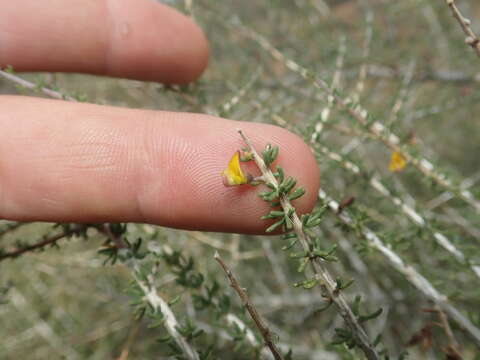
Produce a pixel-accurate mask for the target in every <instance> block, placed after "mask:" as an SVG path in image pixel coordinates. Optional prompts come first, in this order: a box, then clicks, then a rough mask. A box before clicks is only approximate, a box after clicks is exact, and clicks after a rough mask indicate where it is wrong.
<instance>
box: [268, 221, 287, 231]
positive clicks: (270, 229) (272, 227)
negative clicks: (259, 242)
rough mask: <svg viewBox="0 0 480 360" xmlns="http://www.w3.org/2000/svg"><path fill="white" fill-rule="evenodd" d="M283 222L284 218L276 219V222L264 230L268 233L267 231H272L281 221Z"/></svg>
mask: <svg viewBox="0 0 480 360" xmlns="http://www.w3.org/2000/svg"><path fill="white" fill-rule="evenodd" d="M284 222H285V218H282V219H281V220H279V221H277V222H276V223H274V224H272V225H270V226H269V227H268V228H267V230H265V232H266V233H269V232H272V231H273V230H275V229H276V228H278V227H279V226H281V225H282V224H283V223H284Z"/></svg>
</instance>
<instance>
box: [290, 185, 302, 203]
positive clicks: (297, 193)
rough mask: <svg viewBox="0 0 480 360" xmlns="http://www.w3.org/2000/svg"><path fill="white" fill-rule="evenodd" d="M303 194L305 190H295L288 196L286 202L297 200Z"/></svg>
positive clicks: (300, 188)
mask: <svg viewBox="0 0 480 360" xmlns="http://www.w3.org/2000/svg"><path fill="white" fill-rule="evenodd" d="M303 194H305V189H304V188H302V187H299V188H296V189H295V190H294V191H293V192H292V193H291V194H290V195H288V200H290V201H292V200H295V199H298V198H299V197H301V196H303Z"/></svg>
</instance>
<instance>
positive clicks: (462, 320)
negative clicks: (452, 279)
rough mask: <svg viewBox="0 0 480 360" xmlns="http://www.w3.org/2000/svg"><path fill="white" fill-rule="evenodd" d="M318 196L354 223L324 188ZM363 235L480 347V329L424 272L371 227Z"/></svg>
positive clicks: (344, 218)
mask: <svg viewBox="0 0 480 360" xmlns="http://www.w3.org/2000/svg"><path fill="white" fill-rule="evenodd" d="M318 197H319V198H320V199H321V200H322V201H324V202H325V203H326V204H327V205H328V207H329V208H330V209H331V210H333V212H334V213H336V214H337V216H338V218H339V219H340V220H341V221H342V222H343V223H345V224H347V225H354V221H353V220H352V218H351V217H350V216H349V215H348V214H347V211H343V212H341V213H339V212H338V206H339V204H338V203H337V202H336V201H334V200H332V199H331V198H330V197H329V196H328V195H327V194H326V193H325V192H324V191H323V190H319V192H318ZM360 233H361V236H362V237H363V238H364V239H365V240H367V241H368V243H369V245H370V246H371V247H372V248H375V249H377V250H378V251H379V253H380V254H381V255H383V256H384V257H385V258H386V259H387V261H388V262H389V263H390V265H392V267H393V268H394V269H395V270H397V271H398V272H400V273H401V274H403V275H404V276H405V278H406V279H407V280H408V281H409V282H410V283H411V284H412V285H413V286H415V287H416V288H417V289H418V290H419V291H420V292H421V293H422V294H423V295H424V296H425V297H426V298H428V299H430V300H431V301H433V302H434V303H435V304H437V305H438V306H439V307H440V308H441V309H443V310H444V311H445V312H446V313H447V314H448V315H449V316H450V317H451V318H452V319H453V320H454V321H455V322H456V323H457V324H458V325H459V326H460V327H462V328H463V329H465V331H466V332H467V333H468V334H469V335H470V336H471V337H472V339H473V340H474V341H475V344H476V345H477V346H478V347H480V329H478V328H477V327H476V326H475V325H474V324H473V323H472V322H471V321H470V320H469V319H467V318H466V317H465V316H463V315H462V314H461V313H460V312H459V311H458V310H457V309H456V308H455V307H454V306H453V305H452V304H450V302H449V301H448V298H447V297H446V296H445V295H444V294H442V293H440V292H439V291H438V290H437V289H436V288H435V287H434V286H433V285H432V284H431V283H430V282H429V281H428V280H427V279H426V278H425V277H424V276H423V275H422V274H420V273H419V272H418V271H417V270H415V268H414V267H413V266H411V265H409V264H407V263H406V262H404V261H403V260H402V259H401V258H400V256H398V255H397V253H395V252H394V251H393V250H392V249H391V248H390V247H389V246H387V245H385V244H384V243H383V241H382V240H381V239H380V237H379V236H378V235H377V234H376V233H374V232H373V231H372V230H370V229H369V228H367V227H365V226H363V227H362V228H361V229H360Z"/></svg>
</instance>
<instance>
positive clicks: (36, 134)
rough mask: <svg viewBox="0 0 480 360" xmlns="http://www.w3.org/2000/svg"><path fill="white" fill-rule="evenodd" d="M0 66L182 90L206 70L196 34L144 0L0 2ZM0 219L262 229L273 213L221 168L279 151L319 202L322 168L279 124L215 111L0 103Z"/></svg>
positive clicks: (6, 99)
mask: <svg viewBox="0 0 480 360" xmlns="http://www.w3.org/2000/svg"><path fill="white" fill-rule="evenodd" d="M1 7H2V11H1V13H0V67H5V66H7V65H12V66H13V68H14V70H15V71H65V72H84V73H92V74H102V75H108V76H118V77H126V78H131V79H139V80H150V81H159V82H165V83H186V82H189V81H192V80H194V79H195V78H197V77H198V76H199V75H200V74H201V73H202V72H203V70H204V68H205V67H206V64H207V58H208V47H207V42H206V40H205V37H204V35H203V33H202V32H201V30H200V29H199V28H198V27H197V26H196V25H195V24H193V22H191V21H190V20H189V19H188V18H187V17H185V16H183V15H181V14H180V13H178V12H176V11H175V10H172V9H170V8H168V7H167V6H165V5H161V4H158V3H154V2H151V1H148V0H124V1H115V0H81V1H80V0H72V1H68V2H65V1H63V0H52V1H48V2H38V1H35V0H17V1H14V2H12V1H2V2H1ZM0 106H1V109H2V111H1V112H0V127H1V132H0V218H3V219H9V220H18V221H54V222H146V223H154V224H159V225H164V226H171V227H177V228H183V229H197V230H209V231H225V232H240V233H262V232H263V231H264V229H265V227H266V222H265V221H263V220H260V216H261V215H264V214H266V213H267V212H268V210H269V206H268V204H266V203H265V202H263V201H262V200H261V199H260V198H258V196H257V192H258V190H257V189H256V188H253V187H251V186H249V185H243V186H239V187H230V188H226V187H224V185H223V184H222V177H221V175H220V174H221V172H222V170H223V169H224V168H225V166H226V164H227V163H228V161H229V159H230V157H231V156H232V154H233V153H234V152H235V151H236V150H238V149H240V148H241V147H242V146H243V143H242V141H241V139H240V138H239V136H238V133H237V131H236V129H237V128H242V129H243V130H244V132H245V133H246V134H248V135H249V137H250V138H251V139H252V141H253V143H254V144H256V146H258V147H259V148H263V147H264V145H265V144H266V143H268V142H270V143H272V144H275V145H279V146H280V154H279V157H278V163H280V164H281V165H282V167H283V168H284V169H285V170H286V172H287V173H288V174H291V175H293V176H295V177H296V179H297V180H298V183H299V184H300V185H302V186H303V187H305V189H306V190H307V193H306V195H305V196H303V197H302V198H300V199H298V200H297V202H296V206H297V207H298V209H299V210H300V211H308V210H310V209H311V207H312V206H313V204H314V202H315V199H316V195H317V190H318V186H319V171H318V167H317V165H316V162H315V159H314V158H313V155H312V154H311V152H310V150H309V148H308V147H307V146H306V145H305V144H304V143H303V142H302V140H301V139H300V138H298V137H297V136H295V135H293V134H292V133H290V132H288V131H286V130H284V129H282V128H279V127H275V126H270V125H265V124H256V123H245V122H237V121H231V120H226V119H221V118H215V117H212V116H207V115H201V114H190V113H188V114H187V113H173V112H160V111H144V110H132V109H121V108H113V107H108V106H99V105H93V104H80V103H68V102H64V101H58V100H45V99H37V98H26V97H20V96H0Z"/></svg>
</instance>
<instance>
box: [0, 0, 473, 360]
mask: <svg viewBox="0 0 480 360" xmlns="http://www.w3.org/2000/svg"><path fill="white" fill-rule="evenodd" d="M168 3H170V4H171V5H174V6H176V7H177V8H179V9H180V10H181V11H183V12H186V13H189V14H191V15H192V16H194V18H195V19H196V21H197V22H198V23H200V24H201V26H202V27H203V29H204V30H205V31H206V33H207V37H208V38H209V41H210V44H211V52H212V54H211V62H210V66H209V69H208V71H207V72H206V74H205V75H204V76H203V77H202V79H201V80H200V81H199V82H197V83H195V84H192V85H189V86H187V87H183V88H176V87H173V88H166V87H164V86H162V85H159V84H155V83H143V82H138V81H129V80H117V79H106V78H99V77H93V76H87V75H74V74H42V75H33V74H32V75H28V74H27V75H22V77H23V78H24V79H27V80H29V81H31V82H33V83H34V84H35V87H34V89H33V90H29V89H27V88H26V87H25V86H18V83H17V82H15V81H12V80H11V79H10V80H8V79H5V78H2V79H1V80H0V91H1V93H22V94H29V95H33V96H47V95H45V93H44V91H43V90H42V88H49V89H53V90H55V91H58V92H60V93H61V94H64V95H65V94H68V95H69V96H71V97H73V98H74V99H75V100H87V101H90V102H96V103H100V104H112V105H117V106H125V107H138V108H149V109H164V110H165V109H169V110H181V111H191V112H202V113H211V114H217V115H221V116H224V117H228V118H232V119H237V120H244V121H255V122H266V123H273V124H277V125H280V126H284V127H286V128H288V129H290V130H292V131H294V132H297V133H298V134H301V135H302V136H303V137H304V138H305V141H306V142H308V143H309V144H310V145H311V146H312V149H313V150H314V152H315V154H316V156H317V159H318V162H319V166H320V169H321V186H322V190H321V193H320V194H319V202H318V210H319V214H320V215H321V217H320V218H321V220H322V221H321V222H320V224H319V225H318V226H315V227H313V228H312V231H313V232H314V234H315V236H318V237H319V238H320V239H321V247H322V249H325V251H327V252H328V250H331V249H332V247H333V246H334V245H336V246H337V249H336V250H335V251H334V252H332V253H331V256H332V258H328V259H326V260H335V259H333V256H335V257H336V258H337V260H338V261H325V266H326V267H327V268H328V270H329V271H330V273H331V274H332V276H334V278H335V279H341V284H343V285H347V284H348V283H349V281H350V280H354V282H353V283H352V284H351V285H350V286H348V288H345V289H343V290H339V291H340V292H341V293H342V294H343V296H344V297H345V298H346V299H347V302H348V303H349V306H350V307H351V308H353V310H354V311H355V316H356V317H357V319H359V320H361V321H362V324H363V325H364V326H365V329H366V331H367V333H368V336H369V339H370V341H371V342H375V349H376V352H377V353H378V354H380V355H379V356H380V357H381V358H388V357H389V358H391V359H398V358H402V357H403V358H407V357H408V358H411V359H423V358H425V359H440V358H448V359H459V358H465V359H474V358H480V357H478V355H476V354H477V353H479V350H478V349H479V347H480V335H479V334H480V330H479V328H480V313H479V305H480V302H479V299H480V287H479V286H478V285H479V280H480V268H479V267H476V264H477V263H478V262H479V260H480V250H479V239H480V236H479V234H480V217H479V212H480V205H479V204H480V188H479V187H478V185H477V182H478V180H480V173H479V169H478V163H479V160H478V151H479V145H478V144H479V143H480V132H479V131H478V130H479V128H480V125H479V120H478V119H477V116H476V114H477V113H478V111H479V110H480V109H479V107H480V105H479V104H480V103H479V102H478V98H479V97H480V96H479V93H478V91H477V90H478V82H479V81H480V71H479V69H480V68H479V64H480V58H479V57H478V56H477V55H476V53H475V51H473V50H472V49H471V48H470V47H469V46H468V45H467V44H465V41H464V39H465V34H464V33H463V32H462V29H461V27H460V25H459V23H458V22H457V21H456V20H455V19H454V18H453V17H452V14H451V11H450V9H449V7H448V6H447V4H446V2H444V1H431V0H403V1H386V0H370V1H368V0H364V1H353V0H343V1H340V0H328V1H327V0H326V1H322V0H295V1H293V0H275V1H274V0H271V1H249V2H241V1H232V0H224V1H208V0H198V1H194V2H191V1H185V2H181V1H169V2H168ZM458 6H459V8H460V10H461V11H462V13H463V14H464V15H465V16H467V17H468V18H470V19H471V21H472V29H473V30H474V31H475V30H477V33H480V3H477V2H476V1H461V2H459V4H458ZM304 69H308V71H307V70H304ZM325 84H326V85H327V88H324V85H325ZM27 87H28V84H27ZM55 94H57V95H58V93H55ZM55 94H54V95H55ZM259 150H261V149H259ZM280 151H282V149H281V148H280ZM393 153H395V154H396V156H397V159H399V160H397V162H396V167H397V169H393V168H392V167H391V165H392V164H391V157H392V154H393ZM402 160H405V161H406V166H405V167H403V163H402V162H403V161H402ZM393 165H395V164H393ZM393 170H397V171H393ZM288 175H291V176H293V177H294V176H295V174H288ZM338 203H341V208H342V209H341V211H339V210H338ZM0 236H1V242H0V246H1V250H2V253H1V255H0V259H1V260H3V261H2V262H1V264H0V266H1V271H0V286H1V287H2V292H1V293H0V300H1V301H2V304H1V305H0V318H1V324H2V326H1V327H0V338H1V339H2V341H1V343H0V358H1V359H18V358H20V359H45V358H49V359H52V360H53V359H63V358H68V359H119V360H120V359H122V360H125V359H150V358H165V359H166V358H195V355H191V354H190V355H189V354H188V349H187V350H186V348H185V347H182V346H181V342H179V341H178V338H181V339H184V340H185V341H186V342H187V343H188V344H189V345H188V346H189V347H191V348H192V349H194V350H193V351H196V352H198V353H199V354H200V355H199V356H200V358H209V359H251V358H255V357H259V358H271V357H272V355H271V353H270V352H269V351H268V349H266V348H264V347H263V346H262V344H263V339H262V338H261V337H260V335H259V332H258V329H257V328H256V327H255V325H254V323H253V321H252V319H251V318H250V317H249V315H248V313H247V312H246V311H245V308H244V307H243V306H242V304H241V302H240V301H239V300H238V296H237V294H236V293H235V292H234V291H233V290H232V288H231V287H230V286H229V281H228V280H227V278H226V276H225V273H224V272H223V271H222V268H221V267H220V266H219V264H218V263H217V262H216V261H215V260H214V258H213V256H214V253H215V252H216V251H218V252H219V253H220V255H221V257H222V259H223V260H224V261H225V263H226V264H227V265H228V267H230V268H231V269H232V270H233V271H234V274H235V276H236V278H237V280H238V281H239V282H240V284H241V286H242V287H244V288H246V289H248V294H249V296H250V299H251V301H252V303H253V304H254V305H255V307H256V308H257V310H258V312H259V313H260V314H261V315H262V316H263V317H264V319H265V321H266V324H268V327H269V329H270V331H271V332H272V333H273V335H272V338H273V340H275V342H276V343H277V344H278V346H279V348H280V350H281V351H282V353H283V356H284V358H288V356H291V358H293V359H358V358H362V357H363V352H362V350H361V349H360V348H359V347H358V346H356V345H358V341H356V338H355V335H354V334H352V333H351V332H350V330H349V328H348V327H346V326H345V324H344V321H343V319H342V317H341V316H340V314H339V311H338V308H337V307H336V306H335V305H332V306H330V307H328V309H324V308H326V307H327V305H328V304H329V302H330V298H329V297H328V295H326V293H325V292H324V291H323V290H322V288H321V286H314V287H313V288H310V287H311V286H309V285H310V284H309V283H308V280H309V279H310V276H311V275H309V272H308V269H307V270H305V269H300V270H301V271H300V272H299V271H298V268H299V261H300V262H301V261H302V255H298V250H299V249H296V250H295V251H297V252H295V251H294V250H293V249H291V250H288V251H283V250H282V247H283V246H285V245H286V244H287V241H284V240H281V239H280V238H279V237H263V236H257V237H253V236H243V235H236V234H214V233H200V232H186V231H177V230H172V229H167V228H162V227H157V226H151V225H142V224H127V225H108V224H105V225H95V226H93V225H92V226H86V225H76V224H62V225H58V224H57V225H55V224H39V223H27V224H18V223H12V222H7V221H0ZM125 239H126V240H127V241H128V243H127V242H125ZM139 239H141V240H142V241H141V242H140V241H139ZM120 242H123V244H124V245H123V246H124V248H122V249H119V247H118V246H119V244H120ZM34 244H39V245H37V246H33V247H32V245H34ZM43 245H48V246H43ZM33 250H35V251H33ZM38 250H45V251H38ZM292 253H293V256H292ZM12 254H19V255H22V256H18V257H15V258H13V259H12V258H11V255H12ZM296 254H297V255H296ZM292 257H293V258H292ZM298 258H300V260H299V259H298ZM479 265H480V264H479ZM305 280H307V282H305ZM294 284H296V285H297V286H294ZM338 284H340V283H337V285H338ZM311 285H318V284H311ZM142 286H143V287H142ZM340 287H341V286H340ZM152 289H153V290H152ZM152 291H153V293H154V294H156V295H155V296H156V297H158V298H160V299H163V300H164V301H165V302H166V303H169V307H170V308H171V310H172V311H173V314H174V316H175V318H176V320H177V321H178V324H177V328H176V330H172V329H170V330H169V329H168V326H169V319H168V316H167V315H166V314H165V311H164V312H163V313H162V311H158V307H161V306H160V305H158V304H157V305H158V306H157V307H156V306H155V301H153V300H152V298H151V297H148V296H145V294H147V295H148V293H149V292H152ZM359 295H360V296H361V300H360V301H359V299H360V298H359V297H358V296H359ZM155 296H154V298H155ZM164 305H165V304H164ZM380 308H381V309H382V311H381V313H380V311H379V310H378V309H380ZM163 309H164V308H163ZM357 309H358V312H357ZM322 310H323V311H322ZM369 314H370V315H372V317H374V318H372V319H371V320H369V321H364V322H363V320H366V318H364V316H365V315H369ZM373 315H375V316H376V317H375V316H373ZM362 316H363V317H362ZM174 328H175V326H174ZM172 331H173V332H175V331H176V332H177V335H178V338H176V337H175V336H173V337H172ZM379 335H381V336H380V337H379ZM289 349H291V350H292V352H291V354H290V355H286V354H287V353H288V350H289ZM192 356H193V357H192Z"/></svg>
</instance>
